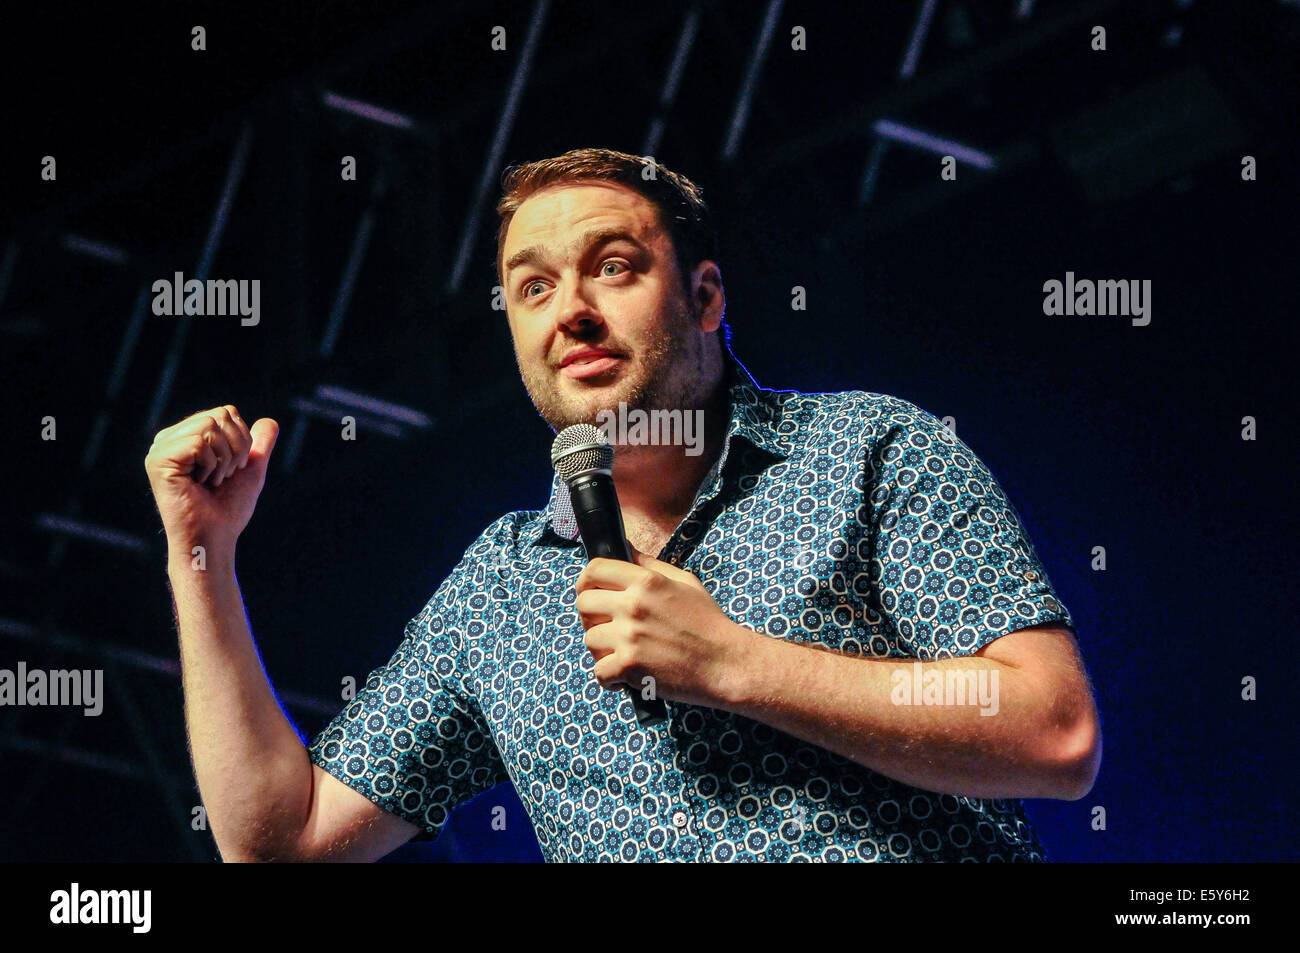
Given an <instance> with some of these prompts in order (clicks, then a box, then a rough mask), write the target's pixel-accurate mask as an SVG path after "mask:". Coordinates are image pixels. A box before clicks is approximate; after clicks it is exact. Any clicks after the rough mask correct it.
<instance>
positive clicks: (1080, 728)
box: [1051, 705, 1101, 801]
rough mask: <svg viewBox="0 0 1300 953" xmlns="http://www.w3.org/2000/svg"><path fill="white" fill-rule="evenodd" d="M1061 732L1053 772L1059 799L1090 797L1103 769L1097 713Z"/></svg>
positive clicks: (1090, 708) (1056, 796)
mask: <svg viewBox="0 0 1300 953" xmlns="http://www.w3.org/2000/svg"><path fill="white" fill-rule="evenodd" d="M1088 707H1089V711H1088V713H1087V715H1085V716H1084V717H1081V718H1079V719H1078V720H1077V721H1076V722H1075V723H1074V724H1073V725H1071V726H1069V727H1068V728H1067V729H1065V730H1064V731H1062V732H1060V734H1059V735H1058V737H1057V740H1056V742H1055V743H1054V745H1053V756H1052V759H1051V773H1052V776H1053V779H1054V785H1053V787H1054V789H1055V790H1056V792H1057V793H1056V794H1055V795H1054V796H1055V798H1056V799H1058V800H1062V801H1078V800H1080V799H1081V798H1084V797H1087V796H1088V793H1089V792H1090V791H1091V790H1092V788H1093V785H1094V784H1095V783H1096V781H1097V772H1098V771H1099V770H1100V769H1101V725H1100V723H1099V722H1098V719H1097V713H1096V710H1095V709H1093V708H1092V706H1091V705H1090V706H1088Z"/></svg>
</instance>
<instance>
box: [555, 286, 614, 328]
mask: <svg viewBox="0 0 1300 953" xmlns="http://www.w3.org/2000/svg"><path fill="white" fill-rule="evenodd" d="M556 294H557V295H559V299H560V300H559V302H558V307H557V308H556V309H555V324H556V326H557V327H558V328H560V329H562V330H564V331H566V332H568V333H569V334H571V335H573V336H574V337H587V336H590V335H591V333H592V332H593V331H595V330H596V329H597V328H599V327H600V326H601V325H602V324H604V323H605V319H604V318H602V317H601V316H600V312H599V311H597V310H596V308H595V307H594V306H593V305H592V303H591V301H590V300H589V299H588V298H587V295H586V292H585V291H584V290H583V286H582V280H581V278H576V279H572V280H570V281H566V282H564V283H563V284H562V285H561V286H560V287H559V288H557V289H556Z"/></svg>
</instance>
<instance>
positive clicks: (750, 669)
mask: <svg viewBox="0 0 1300 953" xmlns="http://www.w3.org/2000/svg"><path fill="white" fill-rule="evenodd" d="M731 625H732V627H733V629H734V634H735V637H736V645H735V647H734V651H733V653H732V655H731V661H730V664H729V665H728V666H727V672H726V675H725V676H724V677H723V679H722V680H721V683H720V685H719V690H720V691H719V694H720V695H721V696H722V697H721V699H720V707H723V708H725V709H726V710H727V711H732V712H735V713H736V714H739V715H747V713H748V712H749V711H751V710H752V709H753V706H754V701H755V699H757V698H760V697H762V695H763V692H764V688H763V677H764V674H765V673H766V672H767V671H768V658H769V657H770V654H771V651H772V649H773V647H774V640H773V639H772V638H770V637H769V636H766V635H764V634H763V633H761V632H755V631H754V630H753V629H749V628H746V627H745V626H743V625H740V624H739V623H737V622H732V623H731Z"/></svg>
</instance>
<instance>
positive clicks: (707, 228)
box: [497, 149, 718, 300]
mask: <svg viewBox="0 0 1300 953" xmlns="http://www.w3.org/2000/svg"><path fill="white" fill-rule="evenodd" d="M648 169H654V176H653V178H646V177H645V175H644V173H645V170H648ZM580 179H604V180H607V181H611V180H612V181H614V182H618V183H620V184H622V185H626V186H627V187H628V188H630V189H633V190H635V191H637V192H640V193H641V194H642V195H643V196H645V198H646V199H647V200H648V201H649V202H650V203H651V204H652V205H653V206H654V207H655V209H656V210H657V211H658V213H659V223H660V225H662V226H663V227H665V228H666V229H667V230H668V235H669V237H670V238H671V239H672V243H673V252H674V253H675V255H676V257H677V270H678V272H679V273H680V274H681V278H682V285H683V287H684V289H685V293H686V296H687V299H688V300H689V298H690V293H691V272H693V271H694V270H695V266H696V265H698V264H699V263H700V262H701V261H704V260H706V259H709V260H713V261H716V260H717V255H718V245H717V236H716V234H715V233H714V231H713V222H712V217H711V214H710V212H709V207H708V206H707V205H705V204H704V197H703V195H702V193H701V191H700V188H699V186H697V185H696V184H695V183H694V182H692V181H691V180H690V179H688V178H686V177H685V176H684V175H678V174H677V173H676V172H673V171H671V170H670V169H667V168H665V167H664V166H663V165H661V164H660V163H658V162H656V161H655V160H654V159H653V157H651V156H634V155H629V154H628V153H626V152H615V151H614V150H613V149H571V150H570V151H568V152H566V153H564V155H560V156H555V157H554V158H550V159H539V160H537V161H536V162H528V163H525V164H523V165H514V166H510V167H509V168H508V169H506V170H505V172H504V173H503V174H502V176H501V189H502V195H501V200H500V201H499V202H497V214H498V215H500V216H501V227H500V228H499V229H498V230H497V278H498V279H500V281H501V282H502V283H503V284H504V283H505V275H503V274H502V273H501V267H502V260H501V257H502V253H503V252H504V251H505V246H506V231H507V230H508V229H509V228H510V220H511V219H513V218H514V216H515V212H517V211H518V210H519V206H520V205H522V204H523V203H524V200H525V199H527V198H528V197H529V196H530V195H532V194H533V193H534V192H538V191H540V190H541V189H544V188H546V187H547V186H549V185H555V184H556V183H559V182H576V181H578V180H580Z"/></svg>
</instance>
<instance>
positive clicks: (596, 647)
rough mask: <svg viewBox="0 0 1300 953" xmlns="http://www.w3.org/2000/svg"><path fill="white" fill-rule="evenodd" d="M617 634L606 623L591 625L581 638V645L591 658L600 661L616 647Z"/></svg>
mask: <svg viewBox="0 0 1300 953" xmlns="http://www.w3.org/2000/svg"><path fill="white" fill-rule="evenodd" d="M617 643H618V633H617V632H615V630H614V628H613V626H612V625H610V623H608V622H602V623H600V624H599V625H593V626H592V627H591V628H590V629H588V630H587V632H586V634H585V635H583V637H582V644H583V645H585V646H586V647H587V651H588V652H590V653H591V657H592V658H594V659H595V660H596V661H600V660H601V659H603V658H604V657H605V656H606V655H608V654H609V653H610V652H613V651H614V650H615V649H616V648H617V647H618V644H617Z"/></svg>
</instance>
